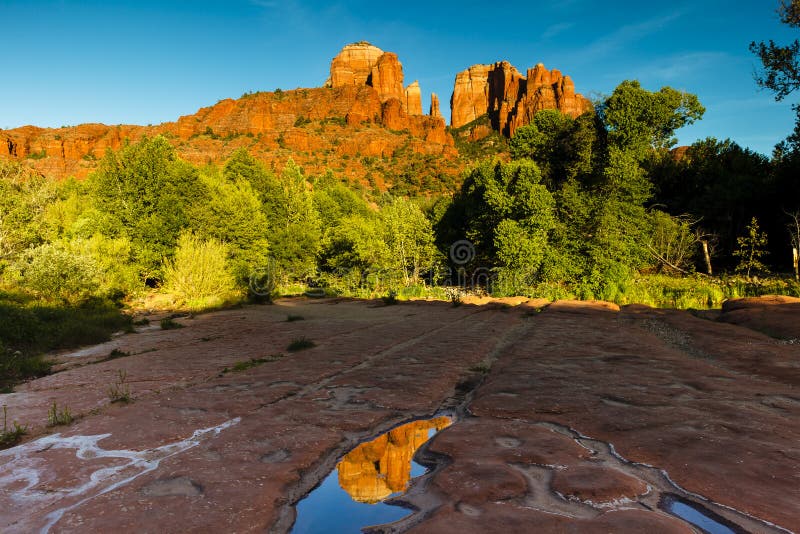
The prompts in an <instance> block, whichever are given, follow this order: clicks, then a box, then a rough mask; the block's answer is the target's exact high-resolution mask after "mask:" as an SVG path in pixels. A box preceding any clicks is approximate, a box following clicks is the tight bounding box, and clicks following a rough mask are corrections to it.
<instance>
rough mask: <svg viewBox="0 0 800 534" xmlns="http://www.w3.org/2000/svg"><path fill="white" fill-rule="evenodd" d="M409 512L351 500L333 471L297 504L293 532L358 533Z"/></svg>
mask: <svg viewBox="0 0 800 534" xmlns="http://www.w3.org/2000/svg"><path fill="white" fill-rule="evenodd" d="M423 472H424V471H423ZM409 513H410V512H409V510H406V509H405V508H401V507H399V506H389V505H388V504H384V503H382V502H379V503H378V504H366V503H361V502H356V501H354V500H353V499H351V498H350V496H349V495H348V494H347V492H346V491H344V490H343V489H342V488H340V487H339V481H338V479H337V476H336V471H333V472H332V473H331V474H330V475H328V477H327V478H326V479H325V481H324V482H323V483H322V484H321V485H320V486H319V487H318V488H317V489H315V490H314V491H312V492H311V493H310V494H309V496H308V497H306V498H305V499H303V500H302V501H300V502H299V503H297V521H295V524H294V527H293V528H292V533H294V534H306V533H315V532H326V533H330V534H337V533H342V534H344V533H348V534H353V533H358V532H361V528H362V527H365V526H367V525H379V524H381V523H391V522H392V521H397V520H398V519H400V518H402V517H405V516H406V515H408V514H409Z"/></svg>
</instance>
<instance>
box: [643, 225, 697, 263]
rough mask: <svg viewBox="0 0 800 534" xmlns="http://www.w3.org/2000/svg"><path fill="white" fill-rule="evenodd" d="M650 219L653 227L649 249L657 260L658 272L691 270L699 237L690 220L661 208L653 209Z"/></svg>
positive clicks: (648, 244)
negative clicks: (673, 215)
mask: <svg viewBox="0 0 800 534" xmlns="http://www.w3.org/2000/svg"><path fill="white" fill-rule="evenodd" d="M649 219H650V227H651V229H650V232H649V234H650V239H649V240H648V243H647V250H648V252H649V253H650V255H651V256H652V257H653V259H654V260H655V263H656V272H659V273H660V272H668V273H673V274H678V273H686V272H688V271H691V270H692V257H693V254H694V253H695V251H696V249H697V238H696V237H695V235H694V232H693V231H692V227H691V223H690V221H688V220H687V219H686V217H672V216H671V215H669V214H667V213H664V212H663V211H659V210H652V211H651V212H650V214H649Z"/></svg>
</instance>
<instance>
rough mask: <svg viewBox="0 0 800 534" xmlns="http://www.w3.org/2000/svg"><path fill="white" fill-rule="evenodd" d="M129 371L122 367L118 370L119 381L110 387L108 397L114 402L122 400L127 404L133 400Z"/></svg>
mask: <svg viewBox="0 0 800 534" xmlns="http://www.w3.org/2000/svg"><path fill="white" fill-rule="evenodd" d="M127 380H128V372H127V371H124V370H122V369H120V370H119V371H117V381H116V382H114V383H113V384H111V385H110V386H109V388H108V398H109V399H111V402H112V403H115V402H121V403H124V404H127V403H129V402H131V400H133V399H132V397H131V388H130V386H128V383H127Z"/></svg>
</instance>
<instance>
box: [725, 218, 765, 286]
mask: <svg viewBox="0 0 800 534" xmlns="http://www.w3.org/2000/svg"><path fill="white" fill-rule="evenodd" d="M746 232H747V233H746V234H745V235H743V236H741V237H739V238H737V239H736V243H737V245H738V248H737V249H736V250H735V251H734V252H733V255H734V256H736V257H737V258H739V264H738V265H737V266H736V271H737V272H744V273H745V275H746V276H747V277H748V278H749V277H750V272H751V271H758V272H762V273H767V272H769V270H768V269H767V266H766V265H764V264H763V263H762V262H761V259H762V258H763V257H764V256H765V255H766V253H767V252H766V250H765V247H766V246H767V234H766V233H764V232H761V231H760V230H759V228H758V220H757V219H756V218H755V217H753V219H752V220H751V221H750V224H748V225H747V228H746Z"/></svg>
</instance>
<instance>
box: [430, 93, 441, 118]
mask: <svg viewBox="0 0 800 534" xmlns="http://www.w3.org/2000/svg"><path fill="white" fill-rule="evenodd" d="M430 116H431V117H441V116H442V112H441V111H440V109H439V95H437V94H436V93H431V110H430Z"/></svg>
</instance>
